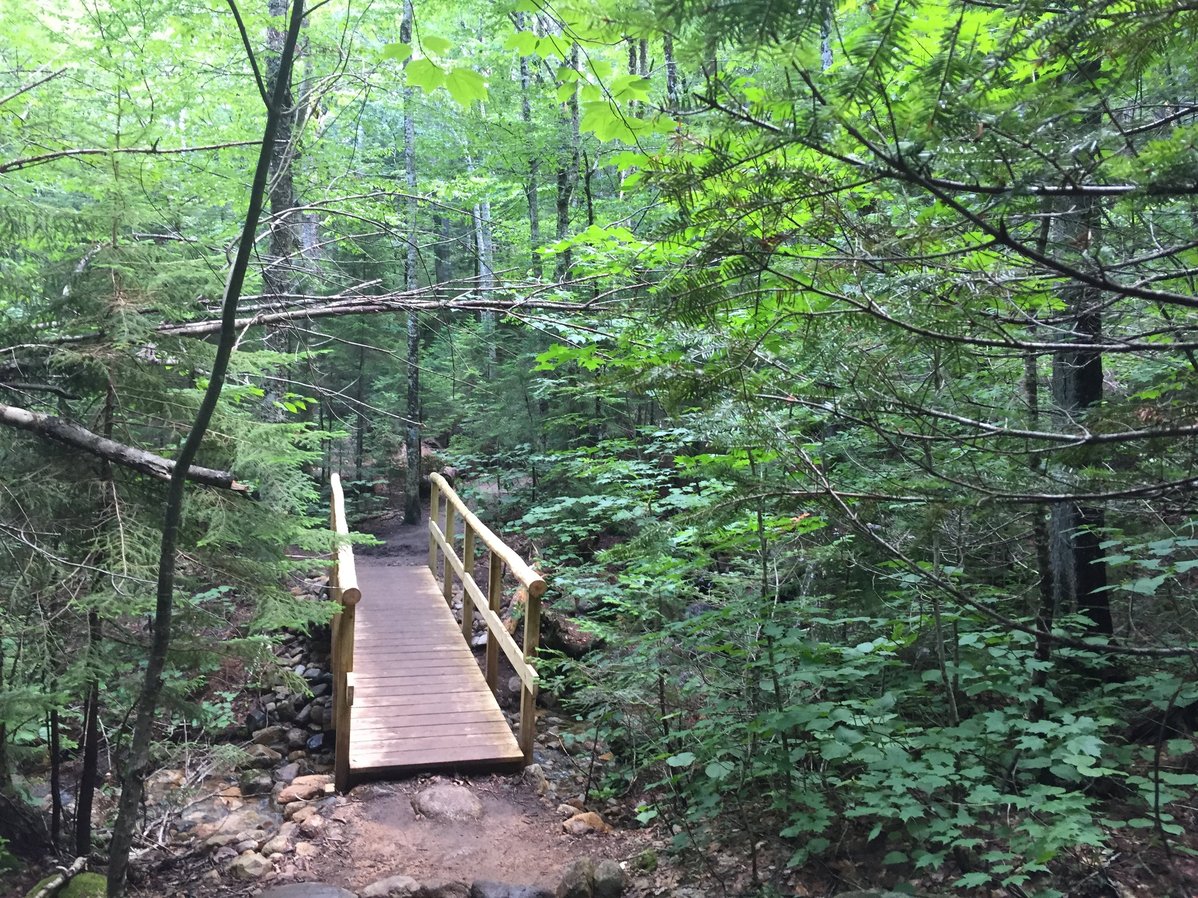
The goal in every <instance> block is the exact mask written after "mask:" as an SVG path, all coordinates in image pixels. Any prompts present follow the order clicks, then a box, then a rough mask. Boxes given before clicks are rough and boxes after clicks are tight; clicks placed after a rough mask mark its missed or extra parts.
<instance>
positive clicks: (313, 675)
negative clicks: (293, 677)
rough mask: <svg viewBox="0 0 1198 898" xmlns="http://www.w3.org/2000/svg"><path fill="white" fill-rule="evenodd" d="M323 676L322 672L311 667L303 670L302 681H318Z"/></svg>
mask: <svg viewBox="0 0 1198 898" xmlns="http://www.w3.org/2000/svg"><path fill="white" fill-rule="evenodd" d="M323 674H324V671H323V670H321V669H320V668H319V667H316V666H312V667H309V668H307V669H306V670H304V679H305V680H309V681H315V680H319V679H320V678H321V676H322V675H323Z"/></svg>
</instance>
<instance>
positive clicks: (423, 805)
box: [412, 783, 483, 822]
mask: <svg viewBox="0 0 1198 898" xmlns="http://www.w3.org/2000/svg"><path fill="white" fill-rule="evenodd" d="M412 809H413V810H414V811H416V813H417V814H421V815H423V816H425V817H428V818H430V819H432V820H442V821H450V822H460V821H465V820H478V819H479V818H480V817H482V815H483V805H482V802H481V801H479V800H478V798H477V797H476V796H475V794H474V793H473V792H471V791H470V790H469V789H467V788H466V787H465V786H455V785H453V784H451V783H436V784H434V785H432V786H429V787H428V788H427V789H425V790H424V791H423V792H420V793H419V794H417V795H416V796H414V797H413V798H412Z"/></svg>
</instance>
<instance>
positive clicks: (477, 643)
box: [470, 633, 487, 649]
mask: <svg viewBox="0 0 1198 898" xmlns="http://www.w3.org/2000/svg"><path fill="white" fill-rule="evenodd" d="M486 644H487V634H486V633H479V634H478V635H477V636H472V637H471V638H470V647H471V648H475V649H480V648H482V647H483V646H484V645H486Z"/></svg>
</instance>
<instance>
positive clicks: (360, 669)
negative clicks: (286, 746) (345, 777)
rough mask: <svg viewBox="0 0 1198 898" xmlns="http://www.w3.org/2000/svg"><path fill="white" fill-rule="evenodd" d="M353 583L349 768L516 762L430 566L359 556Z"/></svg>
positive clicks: (381, 771) (358, 772) (499, 766)
mask: <svg viewBox="0 0 1198 898" xmlns="http://www.w3.org/2000/svg"><path fill="white" fill-rule="evenodd" d="M358 584H359V586H360V588H361V590H362V601H361V603H360V604H359V605H358V606H357V625H356V627H355V630H354V700H353V705H352V706H351V709H350V714H351V726H350V747H349V768H350V774H351V776H353V777H354V778H355V779H361V778H366V777H369V776H380V775H395V774H402V773H414V772H417V771H426V770H438V769H448V768H457V769H472V770H480V769H481V770H518V769H519V768H520V767H521V765H522V764H523V754H522V753H521V751H520V746H519V745H518V744H517V743H516V739H515V737H514V736H513V735H512V730H511V726H510V725H509V724H508V721H507V719H506V718H505V717H504V716H503V712H502V711H500V710H499V705H498V704H497V703H496V701H495V697H494V696H493V695H492V694H491V690H490V689H489V688H488V687H487V681H486V678H485V677H484V676H483V673H482V671H481V670H480V669H479V667H478V663H477V662H476V661H475V659H474V655H473V653H472V652H471V651H470V647H469V646H468V645H467V644H466V641H465V640H464V639H462V631H461V628H460V627H459V625H458V623H457V621H456V620H454V616H453V612H452V611H450V609H449V607H448V606H447V605H446V604H445V599H444V598H443V597H442V594H441V589H440V586H439V585H438V584H437V581H436V580H435V579H434V578H433V575H432V574H431V573H430V572H429V569H428V568H427V567H425V566H423V565H421V566H419V567H397V566H390V565H386V564H382V563H379V562H374V563H372V560H371V559H366V558H362V559H361V560H360V561H359V563H358Z"/></svg>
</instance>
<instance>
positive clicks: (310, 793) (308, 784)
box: [275, 774, 330, 805]
mask: <svg viewBox="0 0 1198 898" xmlns="http://www.w3.org/2000/svg"><path fill="white" fill-rule="evenodd" d="M329 782H330V780H329V778H328V777H327V776H324V775H322V774H310V775H309V776H297V777H296V778H295V779H293V780H292V781H291V784H290V785H288V786H285V787H284V788H283V789H282V791H280V792H279V794H278V796H277V797H276V799H275V800H276V801H277V802H278V803H279V804H283V805H286V804H290V803H291V802H293V801H307V800H309V799H311V798H315V797H316V796H317V795H323V794H324V791H325V786H327V785H328V784H329Z"/></svg>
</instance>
